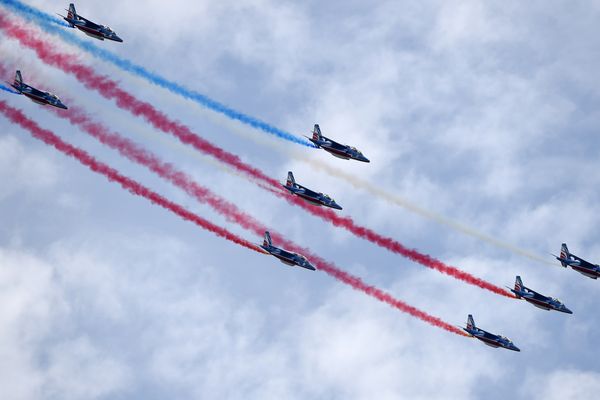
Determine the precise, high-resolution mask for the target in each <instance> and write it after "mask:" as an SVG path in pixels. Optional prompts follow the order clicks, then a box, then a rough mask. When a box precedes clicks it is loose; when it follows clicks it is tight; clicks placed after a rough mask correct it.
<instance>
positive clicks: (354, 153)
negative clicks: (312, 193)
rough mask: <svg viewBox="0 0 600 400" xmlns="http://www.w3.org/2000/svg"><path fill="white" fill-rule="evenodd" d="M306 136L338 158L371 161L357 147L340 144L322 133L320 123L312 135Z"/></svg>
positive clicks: (316, 125)
mask: <svg viewBox="0 0 600 400" xmlns="http://www.w3.org/2000/svg"><path fill="white" fill-rule="evenodd" d="M305 137H306V138H307V139H308V140H310V141H311V142H313V143H314V144H315V145H316V146H317V147H319V148H321V149H323V150H325V151H326V152H328V153H330V154H331V155H333V156H335V157H337V158H342V159H344V160H349V159H353V160H357V161H362V162H367V163H368V162H370V161H369V159H368V158H367V157H365V156H364V155H363V153H361V152H360V151H359V150H357V149H356V147H351V146H348V145H345V144H340V143H338V142H336V141H333V140H331V139H329V138H327V137H325V136H323V135H321V128H319V124H315V128H314V130H313V132H312V137H308V136H305Z"/></svg>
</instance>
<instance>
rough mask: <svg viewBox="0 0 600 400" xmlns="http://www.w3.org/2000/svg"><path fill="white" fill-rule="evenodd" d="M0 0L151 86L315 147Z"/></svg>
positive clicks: (37, 13)
mask: <svg viewBox="0 0 600 400" xmlns="http://www.w3.org/2000/svg"><path fill="white" fill-rule="evenodd" d="M0 2H1V3H3V4H5V5H6V6H8V7H10V8H11V9H12V10H14V11H15V12H16V13H18V14H19V15H21V16H23V17H25V18H27V19H29V20H33V21H34V22H36V23H38V24H39V25H41V27H42V28H43V29H44V30H45V31H47V32H49V33H53V34H56V35H59V36H60V37H61V38H62V39H63V40H65V41H67V42H69V43H71V44H74V45H76V46H78V47H79V48H80V49H83V50H85V51H87V52H88V53H90V54H92V55H93V56H94V57H97V58H100V59H102V60H104V61H107V62H109V63H111V64H113V65H115V66H117V67H119V68H121V69H123V70H125V71H127V72H130V73H132V74H134V75H137V76H139V77H140V78H143V79H145V80H147V81H149V82H150V83H152V84H154V85H157V86H160V87H162V88H164V89H167V90H168V91H170V92H172V93H175V94H177V95H179V96H183V97H185V98H186V99H189V100H191V101H193V102H195V103H197V104H199V105H201V106H203V107H206V108H208V109H210V110H212V111H215V112H217V113H220V114H223V115H225V116H227V117H228V118H231V119H233V120H237V121H240V122H242V123H244V124H246V125H249V126H251V127H253V128H255V129H259V130H262V131H264V132H267V133H269V134H271V135H274V136H276V137H279V138H281V139H284V140H287V141H290V142H293V143H296V144H301V145H304V146H306V147H313V148H314V147H315V146H314V145H313V144H312V143H310V142H308V141H306V140H304V139H303V138H300V137H298V136H296V135H294V134H292V133H289V132H286V131H284V130H282V129H279V128H277V127H275V126H273V125H270V124H268V123H266V122H264V121H261V120H259V119H257V118H254V117H252V116H249V115H246V114H244V113H241V112H239V111H236V110H234V109H232V108H230V107H228V106H226V105H224V104H221V103H219V102H217V101H215V100H213V99H211V98H209V97H207V96H206V95H203V94H201V93H198V92H196V91H193V90H190V89H187V88H185V87H183V86H182V85H180V84H178V83H176V82H172V81H169V80H168V79H166V78H163V77H161V76H160V75H158V74H156V73H154V72H151V71H149V70H147V69H146V68H144V67H142V66H140V65H136V64H134V63H132V62H131V61H129V60H126V59H124V58H121V57H119V56H118V55H116V54H114V53H111V52H109V51H107V50H104V49H102V48H100V47H98V46H96V45H95V44H93V43H90V41H89V40H82V39H80V38H78V37H76V36H75V35H74V34H73V33H72V32H69V31H65V30H64V29H59V28H58V27H56V26H54V25H53V24H60V25H63V26H64V25H65V24H63V23H62V22H61V21H60V20H57V19H56V18H54V17H52V16H51V15H48V14H45V13H43V12H41V11H39V10H37V9H34V8H32V7H29V6H27V5H25V4H23V3H21V2H20V1H17V0H1V1H0ZM66 26H69V25H68V24H66Z"/></svg>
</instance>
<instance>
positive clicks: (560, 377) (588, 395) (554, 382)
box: [520, 368, 600, 400]
mask: <svg viewBox="0 0 600 400" xmlns="http://www.w3.org/2000/svg"><path fill="white" fill-rule="evenodd" d="M520 391H521V392H523V393H524V395H525V396H531V397H536V398H541V399H548V400H576V399H592V398H594V397H596V396H597V395H598V392H599V391H600V374H599V373H597V372H592V371H581V370H578V369H574V368H573V369H558V370H556V371H552V372H551V373H550V374H547V375H546V374H544V375H541V374H532V375H530V376H528V377H527V382H526V383H525V385H524V387H523V389H521V390H520Z"/></svg>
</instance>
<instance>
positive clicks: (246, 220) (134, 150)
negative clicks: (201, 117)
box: [0, 102, 468, 336]
mask: <svg viewBox="0 0 600 400" xmlns="http://www.w3.org/2000/svg"><path fill="white" fill-rule="evenodd" d="M3 104H4V103H2V102H0V111H2V112H5V113H6V112H7V111H8V112H10V111H12V110H7V111H5V110H3V108H2V105H3ZM12 114H16V113H12ZM56 114H57V115H58V116H60V117H63V118H67V119H68V120H69V121H70V122H71V123H72V124H74V125H76V126H79V127H80V128H82V129H83V130H84V131H85V132H87V133H89V134H90V135H92V136H93V137H95V138H96V139H98V140H99V141H100V142H102V143H103V144H105V145H108V146H109V147H111V148H114V149H117V150H118V151H119V152H120V153H121V154H122V155H124V156H125V157H127V158H129V159H130V160H132V161H135V162H137V163H139V164H142V165H144V166H146V167H148V168H149V169H151V170H152V171H154V172H155V173H156V174H158V175H159V176H161V177H162V178H165V179H167V180H169V181H170V182H172V183H173V184H175V185H176V186H178V187H180V188H182V189H183V190H185V191H186V192H187V193H188V194H190V195H192V196H193V197H195V198H196V199H197V200H199V201H201V202H203V203H207V204H209V205H210V206H211V207H213V209H215V210H216V211H217V212H219V213H220V214H221V215H223V216H225V217H226V218H227V219H228V220H229V221H232V222H235V223H237V224H238V225H240V226H242V227H243V228H245V229H247V230H250V231H252V232H254V233H256V234H258V235H261V234H262V233H263V232H264V231H265V230H267V228H265V227H264V226H263V225H261V224H260V223H259V222H258V221H256V220H255V219H254V218H252V217H251V216H249V215H247V214H245V213H244V212H242V211H240V210H239V209H238V208H237V207H236V206H235V205H234V204H232V203H230V202H228V201H227V200H225V199H223V198H220V197H219V196H217V195H216V194H214V193H212V192H211V191H210V190H209V189H207V188H204V187H202V186H200V185H199V184H198V183H196V182H195V181H193V179H192V178H191V177H189V176H188V175H186V174H185V173H184V172H182V171H179V170H177V169H176V168H175V167H173V166H172V165H171V164H167V163H164V162H163V161H161V160H160V159H159V158H158V157H157V156H156V155H154V154H153V153H151V152H150V151H148V150H145V149H143V148H141V147H140V146H138V145H137V144H135V143H134V142H132V141H131V140H129V139H127V138H125V137H123V136H121V135H119V134H116V133H113V132H110V131H109V130H108V129H107V128H106V127H105V126H104V125H102V124H100V123H97V122H94V121H92V120H91V119H90V117H89V116H87V115H86V114H85V113H84V112H83V111H81V110H79V109H78V108H77V107H74V108H71V109H69V110H68V111H67V112H64V113H58V112H57V113H56ZM21 115H22V114H21ZM16 118H19V115H17V116H16ZM31 124H33V125H35V123H34V122H32V121H29V125H31ZM36 137H37V136H36ZM271 232H272V235H273V237H274V238H276V239H278V241H279V242H280V243H282V244H283V245H284V246H285V247H287V248H288V249H289V250H292V251H296V252H299V253H302V254H305V255H308V256H309V258H310V259H311V261H312V262H313V263H314V264H315V265H316V266H317V267H318V269H319V270H320V271H323V272H325V273H327V274H328V275H330V276H332V277H333V278H335V279H336V280H338V281H341V282H342V283H345V284H346V285H349V286H351V287H352V288H354V289H355V290H358V291H361V292H363V293H365V294H367V295H369V296H371V297H374V298H376V299H377V300H379V301H381V302H384V303H386V304H388V305H390V306H392V307H394V308H395V309H397V310H399V311H402V312H404V313H407V314H409V315H411V316H413V317H416V318H418V319H420V320H422V321H424V322H427V323H429V324H431V325H433V326H436V327H438V328H441V329H444V330H446V331H448V332H451V333H455V334H458V335H461V336H468V335H466V334H465V333H464V332H462V331H461V330H460V329H458V328H456V327H455V326H453V325H450V324H448V323H447V322H444V321H442V320H441V319H440V318H437V317H434V316H432V315H430V314H427V313H426V312H424V311H421V310H419V309H417V308H415V307H413V306H410V305H408V304H407V303H405V302H403V301H400V300H398V299H396V298H394V297H393V296H392V295H390V294H389V293H386V292H384V291H383V290H381V289H378V288H376V287H375V286H372V285H368V284H366V283H365V282H363V281H362V280H361V279H360V278H358V277H356V276H353V275H351V274H349V273H347V272H345V271H342V270H341V269H339V268H338V267H336V266H335V265H333V264H332V263H330V262H327V261H325V260H324V259H322V258H321V257H318V256H317V255H315V254H311V253H310V252H309V251H308V250H307V249H304V248H302V247H300V246H298V245H296V244H294V243H292V242H290V241H289V240H285V239H279V238H280V237H282V236H281V235H280V234H278V233H276V232H274V231H272V230H271ZM253 250H255V249H253Z"/></svg>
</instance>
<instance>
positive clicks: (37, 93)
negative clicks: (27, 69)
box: [8, 71, 67, 110]
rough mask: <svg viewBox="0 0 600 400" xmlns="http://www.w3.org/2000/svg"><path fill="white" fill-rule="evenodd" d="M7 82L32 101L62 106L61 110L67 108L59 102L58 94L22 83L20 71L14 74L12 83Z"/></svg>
mask: <svg viewBox="0 0 600 400" xmlns="http://www.w3.org/2000/svg"><path fill="white" fill-rule="evenodd" d="M8 83H9V84H10V86H12V87H13V88H15V89H16V90H17V91H18V92H19V94H23V95H25V96H26V97H27V98H29V99H30V100H31V101H33V102H34V103H38V104H42V105H49V106H53V107H58V108H62V109H63V110H66V109H67V106H65V105H64V104H63V103H61V101H60V99H59V98H58V96H56V95H54V94H52V93H48V92H42V91H41V90H38V89H36V88H34V87H32V86H29V85H27V84H25V83H23V77H22V76H21V71H17V73H16V74H15V81H14V82H13V83H10V82H8Z"/></svg>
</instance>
